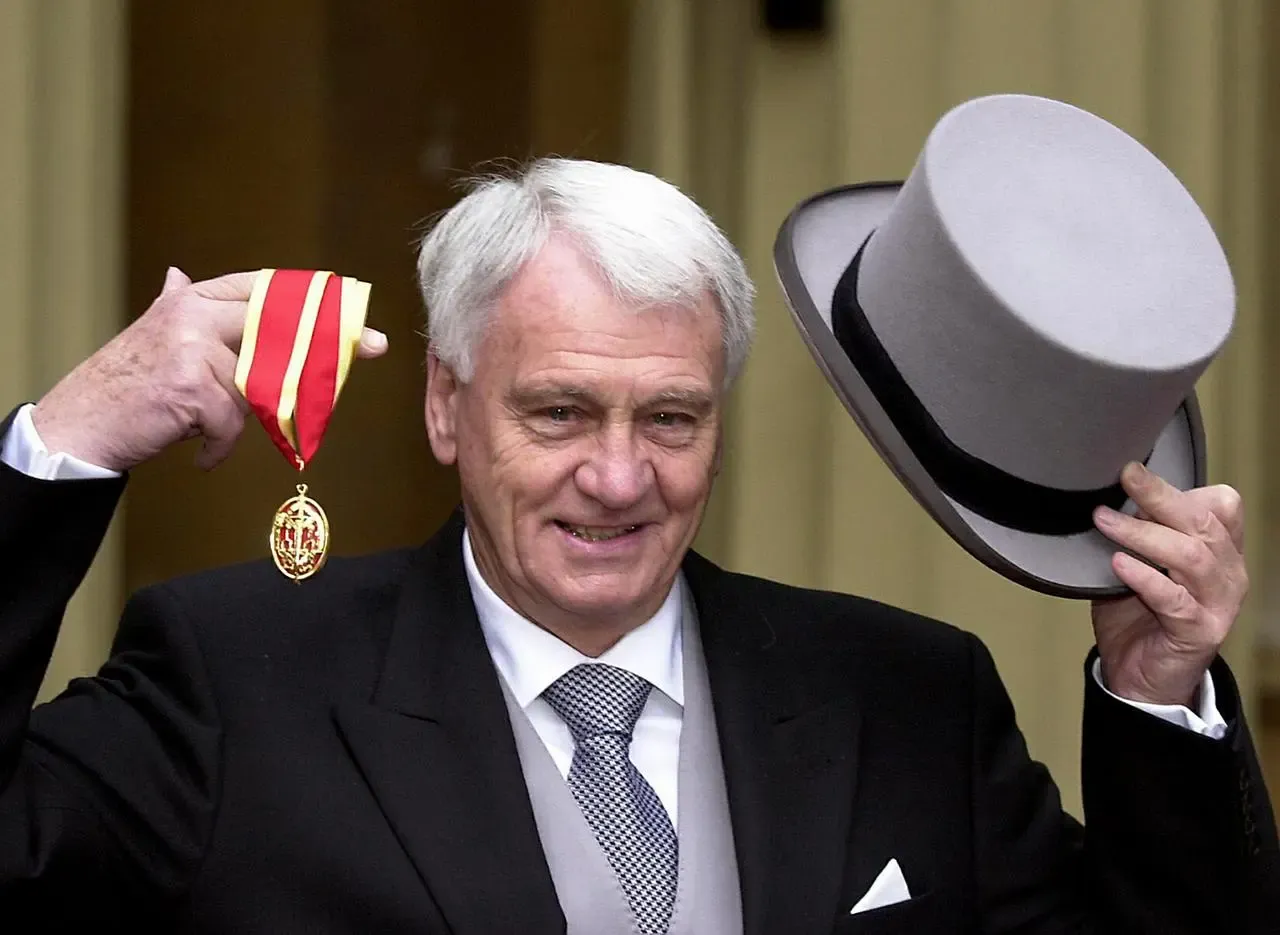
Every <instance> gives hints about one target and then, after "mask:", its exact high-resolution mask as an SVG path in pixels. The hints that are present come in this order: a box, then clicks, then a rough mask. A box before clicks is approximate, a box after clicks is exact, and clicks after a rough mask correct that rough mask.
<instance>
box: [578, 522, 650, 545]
mask: <svg viewBox="0 0 1280 935" xmlns="http://www.w3.org/2000/svg"><path fill="white" fill-rule="evenodd" d="M560 526H561V528H562V529H564V530H565V531H566V532H568V533H569V535H571V536H573V537H574V538H575V539H582V540H583V541H585V542H608V541H609V540H610V539H616V538H618V537H619V536H625V535H626V534H627V533H629V532H635V531H636V530H637V529H639V528H640V527H639V526H570V525H569V524H568V523H561V524H560Z"/></svg>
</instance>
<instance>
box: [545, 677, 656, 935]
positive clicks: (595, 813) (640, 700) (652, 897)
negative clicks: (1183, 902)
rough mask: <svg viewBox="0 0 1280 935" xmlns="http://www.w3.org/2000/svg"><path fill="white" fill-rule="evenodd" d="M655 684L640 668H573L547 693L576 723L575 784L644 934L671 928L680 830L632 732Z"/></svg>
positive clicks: (572, 781) (568, 720) (572, 728)
mask: <svg viewBox="0 0 1280 935" xmlns="http://www.w3.org/2000/svg"><path fill="white" fill-rule="evenodd" d="M652 687H653V686H652V685H650V684H649V683H648V682H647V681H645V680H644V679H643V678H641V677H640V676H638V675H635V674H634V673H631V672H627V671H625V670H623V669H616V668H614V667H613V666H607V665H601V664H590V665H580V666H576V667H574V668H573V669H570V670H569V671H568V672H566V673H565V674H564V675H562V676H561V677H560V678H559V679H557V680H556V681H555V682H554V683H553V684H552V685H551V687H550V688H548V689H547V690H546V691H544V692H543V693H542V697H544V698H545V699H546V700H547V703H548V704H550V705H551V707H552V708H553V709H554V710H555V712H556V714H558V715H560V717H561V719H563V720H564V722H565V723H566V724H568V725H569V732H570V733H572V734H573V743H574V750H573V765H572V766H571V767H570V768H569V788H570V790H572V792H573V797H574V798H575V799H576V800H577V802H578V807H579V808H581V809H582V814H583V815H584V816H585V817H586V819H587V824H588V825H590V826H591V830H592V832H593V833H594V834H595V836H596V840H597V841H599V842H600V847H601V849H602V850H603V851H604V853H605V856H606V857H607V858H608V859H609V865H610V866H611V867H613V872H614V873H615V874H616V875H617V877H618V882H619V883H621V884H622V891H623V892H624V893H625V894H626V897H627V902H628V903H630V905H631V913H632V915H633V916H635V919H636V922H637V923H638V924H639V927H640V932H641V935H665V933H666V931H667V926H668V925H669V924H670V922H671V911H672V908H673V907H674V905H675V901H676V879H677V867H678V859H679V854H678V849H677V843H676V833H675V829H674V828H673V827H672V826H671V819H670V818H669V817H668V816H667V810H666V809H665V808H663V807H662V802H661V800H660V799H659V798H658V795H657V793H656V792H654V791H653V787H652V786H650V785H649V783H648V782H647V781H645V778H644V777H643V776H641V775H640V771H639V770H638V769H636V768H635V766H634V765H633V764H632V762H631V757H630V754H629V750H630V747H631V732H632V731H633V730H634V729H635V726H636V720H637V719H638V718H639V717H640V711H641V710H642V709H643V708H644V704H645V701H646V700H647V699H648V697H649V690H650V689H651V688H652Z"/></svg>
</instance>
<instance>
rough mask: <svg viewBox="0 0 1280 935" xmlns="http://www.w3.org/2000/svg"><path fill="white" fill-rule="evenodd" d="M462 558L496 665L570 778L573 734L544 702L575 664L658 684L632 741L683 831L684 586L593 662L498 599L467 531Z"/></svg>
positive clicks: (634, 756)
mask: <svg viewBox="0 0 1280 935" xmlns="http://www.w3.org/2000/svg"><path fill="white" fill-rule="evenodd" d="M462 558H463V561H464V563H465V564H466V566H467V582H468V584H470V586H471V596H472V599H473V600H474V601H475V605H476V614H477V615H478V616H479V618H480V628H481V629H482V630H483V631H484V638H485V642H486V643H487V644H488V646H489V654H490V655H491V656H492V657H493V664H494V665H495V666H496V667H497V669H498V671H499V672H500V673H501V674H502V677H503V679H504V680H505V681H506V683H507V688H509V689H510V690H511V694H512V695H513V696H514V697H515V700H516V703H517V704H518V705H520V707H521V708H523V709H524V712H525V714H527V715H528V717H529V721H530V723H531V724H533V729H534V730H536V731H537V732H538V736H539V737H540V738H542V742H543V743H544V744H545V745H546V747H547V752H548V753H550V754H551V759H552V760H554V761H555V764H556V767H557V768H558V769H559V770H560V775H561V776H565V777H567V776H568V775H569V767H570V765H571V764H572V763H573V735H572V734H570V733H569V726H568V725H567V724H565V722H564V721H563V720H561V718H560V715H558V714H556V712H555V711H554V710H553V709H552V707H551V705H550V704H548V703H547V700H546V699H545V698H543V697H542V693H543V691H545V690H546V689H547V688H548V687H550V685H551V683H552V682H554V681H555V680H556V679H558V678H560V676H562V675H564V674H565V673H566V672H568V671H569V670H570V669H572V668H573V667H574V666H578V665H583V664H589V663H593V662H594V663H606V664H608V665H611V666H614V667H616V668H619V669H625V670H627V671H628V672H633V673H635V674H636V675H638V676H640V677H641V678H643V679H645V680H647V681H648V682H649V683H650V684H651V685H653V690H652V691H650V692H649V699H648V701H646V702H645V705H644V708H643V709H642V710H641V711H640V718H639V720H637V721H636V727H635V731H634V733H633V734H632V736H631V762H632V763H634V764H635V767H636V769H638V770H639V771H640V775H642V776H644V778H645V779H647V780H648V781H649V785H651V786H653V791H654V792H656V793H657V794H658V798H659V799H660V800H661V801H662V807H663V808H665V809H666V810H667V815H668V816H670V818H671V825H672V827H674V828H677V829H678V828H679V824H678V822H677V815H676V806H677V795H676V777H677V776H678V775H679V772H680V769H679V767H680V727H681V725H682V723H683V721H684V650H683V643H682V636H681V629H680V620H681V614H682V611H683V606H684V598H683V592H684V583H683V582H682V581H681V580H680V578H679V577H677V578H676V582H675V584H674V585H673V586H672V588H671V592H670V593H669V594H668V595H667V599H666V600H665V601H664V602H663V604H662V606H661V607H659V608H658V612H657V613H656V614H654V615H653V616H652V617H651V618H649V619H648V620H647V621H645V622H644V623H643V624H641V625H640V626H638V627H636V628H635V629H634V630H632V631H631V632H630V633H628V634H627V635H626V636H624V637H623V638H622V639H620V640H618V642H616V643H615V644H614V645H613V646H611V647H610V648H609V649H608V650H607V651H606V652H604V653H603V654H602V655H600V656H598V657H596V658H594V659H593V658H592V657H590V656H586V655H583V654H582V653H580V652H578V650H576V649H574V648H573V647H572V646H570V645H569V644H568V643H565V642H563V641H562V640H560V639H559V638H558V637H555V636H553V635H552V634H551V633H550V632H548V631H547V630H544V629H543V628H542V627H540V626H538V625H537V624H536V623H533V622H532V621H530V620H528V619H527V618H525V617H522V616H521V615H520V614H519V613H517V612H516V611H515V610H513V609H512V608H511V607H510V606H509V605H508V604H506V602H504V601H503V600H502V598H500V597H498V595H497V594H496V593H494V591H493V589H492V588H491V587H489V584H488V582H486V581H485V580H484V578H483V577H482V576H481V575H480V569H479V568H477V567H476V561H475V556H474V555H473V554H472V552H471V537H470V536H469V535H468V534H467V533H466V532H464V533H463V534H462Z"/></svg>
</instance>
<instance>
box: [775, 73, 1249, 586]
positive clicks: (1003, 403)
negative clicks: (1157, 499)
mask: <svg viewBox="0 0 1280 935" xmlns="http://www.w3.org/2000/svg"><path fill="white" fill-rule="evenodd" d="M774 260H775V265H776V269H777V273H778V278H779V280H780V282H781V284H782V289H783V292H784V293H785V295H786V298H787V303H788V305H789V306H790V308H791V312H792V314H793V316H794V318H795V321H796V324H797V326H798V327H799V329H800V332H801V334H802V335H803V337H804V339H805V342H806V343H807V344H808V346H809V349H810V351H812V353H813V355H814V358H815V360H816V361H817V363H818V365H819V367H820V368H821V369H822V371H823V373H824V374H826V377H827V379H828V381H829V382H830V384H831V386H832V388H833V389H834V390H835V392H836V394H837V396H839V398H840V400H841V401H842V402H843V403H844V405H845V407H846V408H847V409H848V410H849V412H850V414H851V415H852V416H853V418H854V419H855V421H856V422H857V423H858V425H859V426H860V427H861V428H862V430H863V432H864V433H865V434H866V435H867V437H868V438H869V439H870V441H871V443H872V445H873V446H874V447H875V448H876V450H877V451H878V452H879V453H880V455H881V457H882V458H883V459H884V460H885V462H886V463H887V464H888V465H889V467H890V468H891V469H892V470H893V471H894V472H895V474H896V475H897V476H898V478H899V479H900V480H901V481H902V483H903V484H904V485H905V486H906V487H907V488H908V490H910V491H911V493H912V494H913V495H914V496H915V498H916V499H917V500H918V501H919V503H920V504H921V505H922V506H923V507H924V508H925V509H926V510H927V511H928V512H929V514H930V515H931V516H932V517H933V518H934V519H935V520H936V521H937V522H938V523H939V524H941V525H942V527H943V528H944V529H946V531H947V532H948V533H950V534H951V536H952V537H953V538H955V539H956V541H957V542H959V543H960V545H962V546H963V547H964V548H965V549H967V550H968V551H969V552H970V553H971V554H972V555H974V556H975V557H976V558H978V559H979V560H980V561H982V562H983V563H985V564H986V565H988V566H989V567H991V568H993V569H995V570H996V571H998V572H999V573H1001V574H1003V575H1005V576H1006V577H1008V578H1010V579H1012V580H1013V581H1016V582H1018V583H1019V584H1022V585H1025V586H1027V587H1030V588H1034V589H1035V590H1038V591H1043V592H1046V593H1049V594H1055V595H1059V596H1063V597H1085V598H1098V597H1107V596H1113V595H1118V594H1123V593H1124V592H1125V589H1124V586H1123V585H1122V584H1121V583H1120V581H1119V580H1118V579H1117V578H1116V577H1115V575H1114V573H1113V572H1112V569H1111V556H1112V554H1113V553H1114V552H1115V546H1114V545H1113V544H1112V543H1110V542H1109V541H1108V540H1107V539H1105V538H1104V537H1103V536H1102V535H1101V534H1100V533H1098V532H1097V531H1096V530H1094V528H1093V525H1092V511H1093V509H1094V508H1095V507H1096V506H1097V505H1098V504H1100V503H1105V504H1108V505H1110V506H1113V507H1115V508H1117V509H1127V510H1129V511H1130V512H1132V511H1133V506H1132V504H1131V503H1129V502H1127V501H1126V497H1125V494H1124V492H1123V490H1121V489H1120V487H1119V484H1118V478H1119V474H1120V471H1121V469H1122V468H1123V467H1124V465H1125V463H1126V462H1128V461H1130V460H1136V461H1143V462H1146V464H1147V465H1148V467H1150V468H1151V469H1152V470H1153V471H1155V472H1156V473H1157V474H1160V475H1161V476H1162V477H1164V478H1165V479H1167V480H1168V481H1169V482H1170V483H1172V484H1174V485H1176V486H1178V487H1180V488H1183V489H1187V488H1190V487H1193V486H1199V485H1201V484H1203V483H1204V479H1205V459H1204V435H1203V429H1202V427H1201V422H1200V415H1199V409H1198V407H1197V405H1196V400H1195V393H1194V386H1195V382H1196V380H1197V379H1198V378H1199V376H1200V374H1201V373H1203V372H1204V369H1205V367H1207V366H1208V364H1209V362H1210V361H1211V360H1212V359H1213V357H1214V356H1215V355H1216V354H1217V352H1218V351H1219V350H1220V349H1221V347H1222V345H1223V343H1224V342H1225V341H1226V339H1227V336H1228V334H1229V333H1230V330H1231V324H1232V320H1233V317H1234V312H1235V288H1234V285H1233V283H1232V279H1231V271H1230V269H1229V268H1228V266H1227V260H1226V256H1225V255H1224V253H1223V250H1222V247H1221V245H1220V244H1219V243H1218V240H1217V238H1216V237H1215V235H1214V232H1213V229H1212V228H1211V227H1210V225H1209V222H1208V221H1207V220H1206V218H1205V217H1204V215H1203V213H1202V212H1201V211H1200V209H1199V208H1198V207H1197V206H1196V203H1195V201H1194V200H1193V199H1192V198H1191V196H1190V194H1188V192H1187V190H1186V189H1185V188H1184V187H1183V186H1182V185H1181V183H1179V181H1178V180H1177V179H1176V178H1175V177H1174V175H1173V174H1172V173H1171V172H1170V171H1169V170H1168V169H1167V168H1166V167H1165V166H1164V165H1162V164H1161V163H1160V161H1159V160H1158V159H1156V158H1155V156H1153V155H1152V154H1151V153H1149V152H1148V151H1147V150H1146V149H1144V148H1143V147H1142V145H1141V144H1139V143H1138V142H1137V141H1136V140H1134V139H1133V138H1132V137H1130V136H1128V135H1126V134H1125V133H1123V132H1122V131H1121V130H1119V129H1117V128H1116V127H1114V126H1112V125H1111V124H1109V123H1107V122H1106V121H1104V120H1102V119H1100V118H1098V117H1095V116H1093V115H1092V114H1089V113H1086V112H1085V111H1082V110H1080V109H1078V108H1075V107H1072V106H1070V105H1067V104H1063V103H1060V102H1058V101H1051V100H1045V99H1043V98H1036V97H1028V96H1023V95H999V96H994V97H985V98H979V99H977V100H973V101H969V102H968V103H965V104H962V105H961V106H959V107H957V108H956V109H954V110H952V111H951V112H949V113H947V114H946V115H945V116H944V117H943V118H942V119H941V120H940V121H939V122H938V124H937V126H935V127H934V129H933V131H932V132H931V133H930V135H929V138H928V140H927V141H926V143H925V145H924V149H923V151H922V152H921V154H920V157H919V159H918V160H917V162H916V165H915V167H914V168H913V169H912V171H911V174H910V176H909V177H908V178H907V180H906V182H903V183H873V184H866V185H854V186H848V187H844V188H839V189H834V190H832V191H828V192H824V193H822V194H819V195H817V196H815V197H813V198H810V199H808V200H807V201H805V202H803V203H802V204H800V205H799V206H798V207H797V208H796V209H795V210H794V211H793V212H792V213H791V215H790V216H789V217H788V218H787V220H786V222H785V223H784V224H783V226H782V229H781V231H780V232H779V235H778V239H777V243H776V245H775V249H774Z"/></svg>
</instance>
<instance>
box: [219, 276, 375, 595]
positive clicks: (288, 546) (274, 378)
mask: <svg viewBox="0 0 1280 935" xmlns="http://www.w3.org/2000/svg"><path fill="white" fill-rule="evenodd" d="M368 302H369V284H368V283H363V282H360V281H359V280H357V279H350V278H348V277H345V276H334V275H333V274H332V273H329V272H324V271H315V270H275V269H264V270H262V271H261V272H260V273H259V274H258V279H257V281H256V282H255V283H254V288H253V293H252V295H251V296H250V297H249V307H248V311H247V313H246V315H245V323H244V334H243V337H242V340H241V343H240V355H239V359H238V360H237V362H236V377H235V380H236V387H237V388H238V389H239V390H240V392H241V394H242V395H243V396H244V398H245V399H246V400H247V401H248V402H249V405H250V406H251V407H252V409H253V411H254V413H255V414H256V415H257V417H258V421H259V422H261V423H262V427H263V428H264V429H266V432H267V435H268V437H270V439H271V441H272V443H273V444H275V446H276V448H278V449H279V451H280V453H281V454H282V455H284V457H285V459H286V460H287V461H288V462H289V463H290V464H291V465H292V466H293V467H295V468H296V469H297V470H298V471H302V470H304V469H305V468H306V466H307V463H308V462H309V461H310V460H311V458H312V457H313V456H314V455H315V453H316V452H317V451H318V450H319V448H320V441H321V439H322V438H323V437H324V432H325V429H326V428H327V427H328V424H329V417H330V416H331V415H332V414H333V409H334V407H335V406H336V405H337V404H338V396H339V394H340V393H341V392H342V387H343V384H344V383H345V382H346V379H347V374H348V372H349V371H350V368H351V361H352V359H353V358H354V357H355V352H356V348H357V346H358V345H359V344H360V335H361V332H362V331H363V330H364V319H365V309H366V307H367V305H368ZM297 489H298V494H297V496H294V497H290V498H289V499H288V500H286V501H285V502H284V503H283V504H281V506H280V509H278V510H276V514H275V517H274V518H273V519H272V521H271V531H270V533H268V535H267V544H268V546H269V547H270V549H271V558H272V560H273V561H274V562H275V563H276V568H278V569H279V570H280V573H281V574H282V575H284V576H285V577H286V578H289V579H290V580H292V581H295V582H298V581H302V580H303V579H305V578H309V577H311V576H312V575H314V574H315V573H316V572H318V571H319V570H320V569H321V568H322V567H323V566H324V562H325V558H326V557H327V556H328V553H329V519H328V517H326V516H325V513H324V510H323V509H321V507H320V504H318V503H316V502H315V501H314V500H312V499H311V498H310V497H308V496H307V485H306V484H298V485H297Z"/></svg>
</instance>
